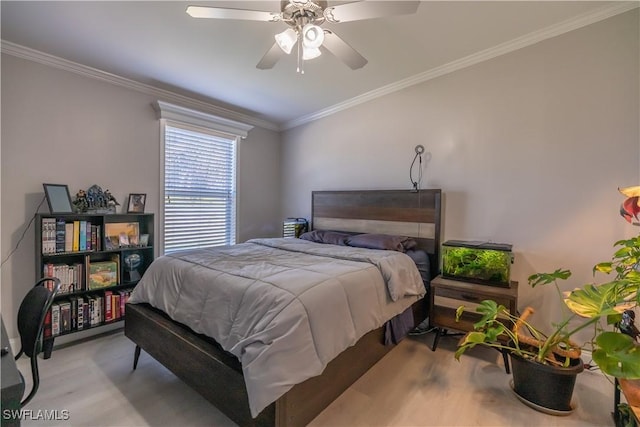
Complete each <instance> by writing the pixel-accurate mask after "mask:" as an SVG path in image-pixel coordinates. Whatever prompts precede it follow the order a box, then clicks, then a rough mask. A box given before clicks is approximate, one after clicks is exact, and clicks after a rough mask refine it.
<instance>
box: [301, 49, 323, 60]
mask: <svg viewBox="0 0 640 427" xmlns="http://www.w3.org/2000/svg"><path fill="white" fill-rule="evenodd" d="M320 55H322V52H320V49H318V48H317V47H305V48H304V50H303V51H302V59H303V60H305V61H308V60H310V59H314V58H317V57H318V56H320Z"/></svg>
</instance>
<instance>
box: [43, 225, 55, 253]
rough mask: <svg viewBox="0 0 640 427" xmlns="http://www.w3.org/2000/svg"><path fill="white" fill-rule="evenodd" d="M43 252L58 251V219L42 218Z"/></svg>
mask: <svg viewBox="0 0 640 427" xmlns="http://www.w3.org/2000/svg"><path fill="white" fill-rule="evenodd" d="M41 238H42V253H43V254H52V253H55V252H56V246H55V245H56V219H55V218H42V237H41Z"/></svg>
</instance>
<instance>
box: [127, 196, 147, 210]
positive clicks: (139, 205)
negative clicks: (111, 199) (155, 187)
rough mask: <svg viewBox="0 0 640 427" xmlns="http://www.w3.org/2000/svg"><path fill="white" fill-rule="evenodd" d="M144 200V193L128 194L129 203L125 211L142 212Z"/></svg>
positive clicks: (145, 198)
mask: <svg viewBox="0 0 640 427" xmlns="http://www.w3.org/2000/svg"><path fill="white" fill-rule="evenodd" d="M146 201H147V195H146V194H140V193H131V194H129V205H128V206H127V213H144V204H145V202H146Z"/></svg>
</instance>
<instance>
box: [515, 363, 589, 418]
mask: <svg viewBox="0 0 640 427" xmlns="http://www.w3.org/2000/svg"><path fill="white" fill-rule="evenodd" d="M510 355H511V371H512V372H513V391H514V392H515V393H516V394H517V395H518V397H520V398H521V400H523V401H525V403H531V405H529V406H531V407H533V408H534V409H537V410H540V411H542V412H546V413H550V414H553V415H564V414H569V413H571V411H573V408H572V406H571V397H572V395H573V388H574V386H575V383H576V377H577V375H578V374H579V373H580V372H582V371H583V369H584V365H583V362H582V359H572V360H571V364H570V366H568V367H566V368H563V367H557V366H551V365H543V364H541V363H538V362H535V361H533V360H530V359H526V358H524V357H521V356H518V355H517V354H515V353H511V354H510Z"/></svg>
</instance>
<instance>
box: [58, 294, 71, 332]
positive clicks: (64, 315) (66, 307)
mask: <svg viewBox="0 0 640 427" xmlns="http://www.w3.org/2000/svg"><path fill="white" fill-rule="evenodd" d="M70 331H71V303H70V302H69V301H64V302H61V303H60V333H61V334H62V333H65V332H70Z"/></svg>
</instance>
